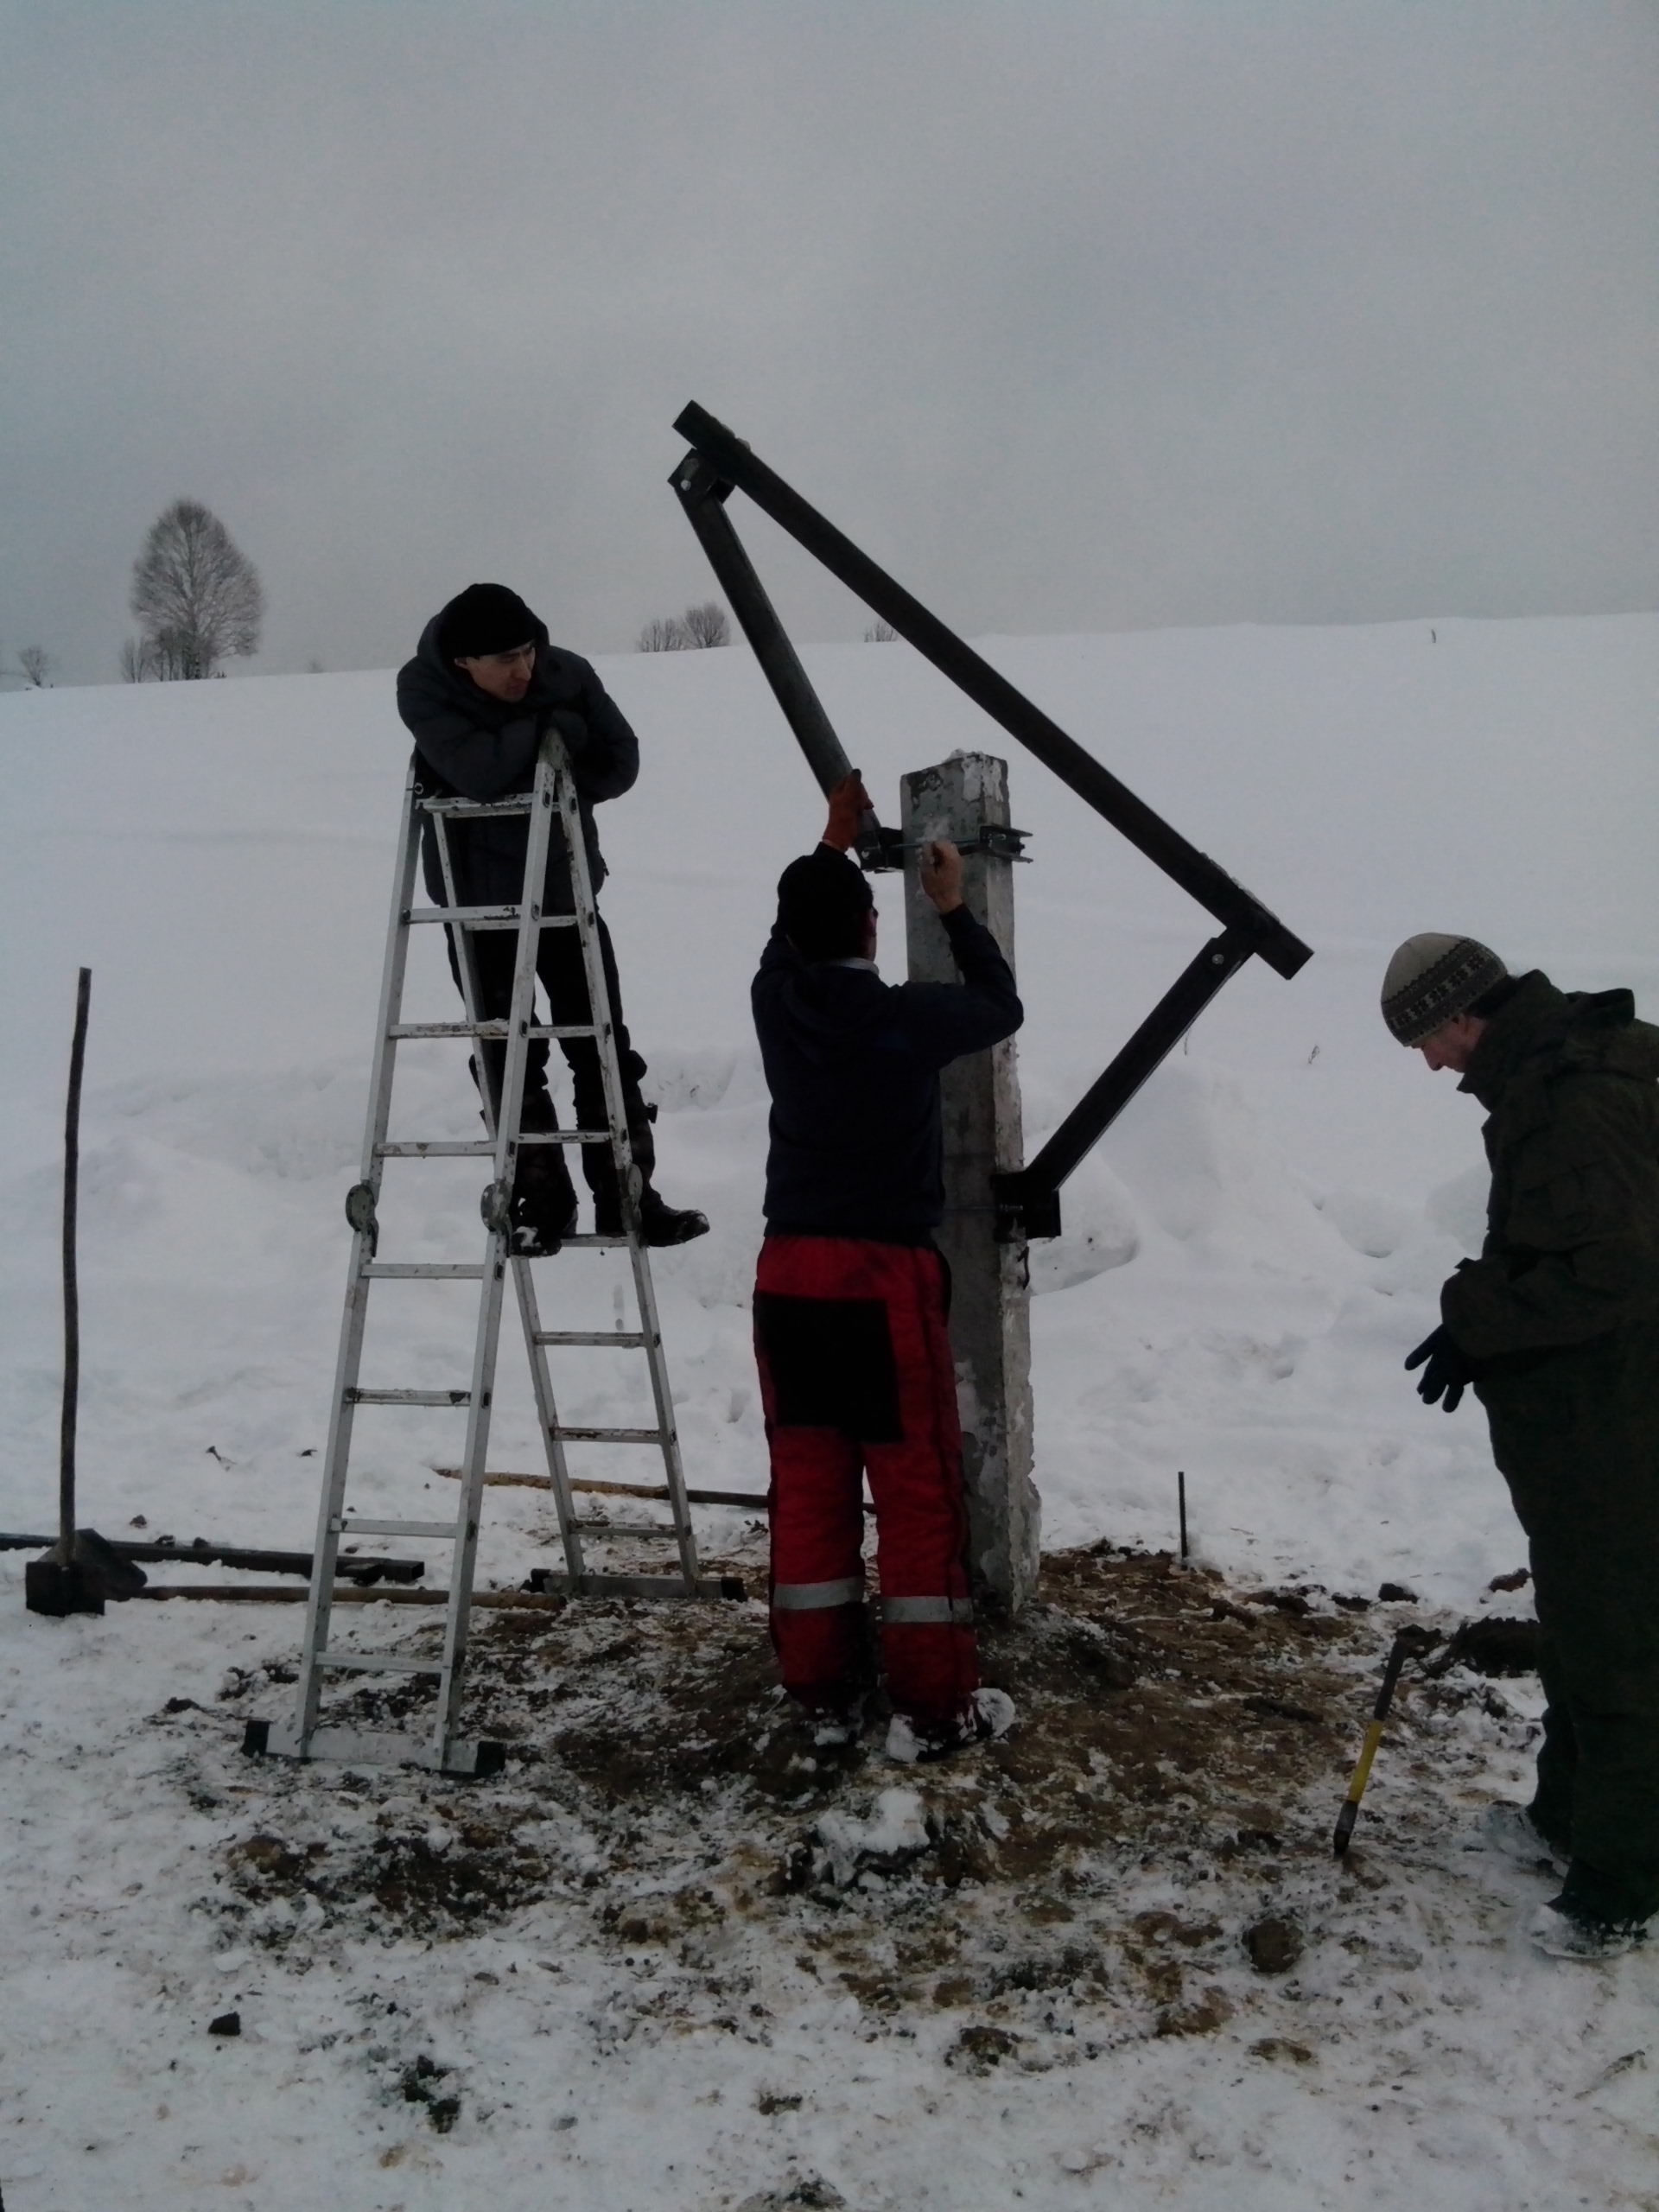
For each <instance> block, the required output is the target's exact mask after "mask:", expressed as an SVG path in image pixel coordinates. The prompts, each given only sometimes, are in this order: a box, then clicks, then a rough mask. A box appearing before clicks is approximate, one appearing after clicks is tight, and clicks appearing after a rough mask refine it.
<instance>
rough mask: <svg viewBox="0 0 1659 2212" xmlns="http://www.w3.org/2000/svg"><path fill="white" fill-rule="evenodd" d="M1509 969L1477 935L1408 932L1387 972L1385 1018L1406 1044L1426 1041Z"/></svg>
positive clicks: (1385, 980)
mask: <svg viewBox="0 0 1659 2212" xmlns="http://www.w3.org/2000/svg"><path fill="white" fill-rule="evenodd" d="M1509 972H1510V971H1509V969H1507V968H1506V967H1505V966H1504V965H1503V962H1502V961H1501V960H1500V959H1499V958H1498V957H1497V954H1496V953H1495V952H1494V951H1493V950H1492V949H1491V946H1490V945H1486V944H1481V943H1480V941H1479V939H1478V938H1472V937H1447V936H1445V935H1443V934H1442V933H1440V932H1439V931H1432V930H1431V931H1425V932H1424V934H1423V935H1422V936H1421V937H1408V938H1407V939H1406V941H1405V943H1404V944H1402V946H1401V947H1400V949H1399V950H1398V951H1397V952H1396V953H1395V956H1394V957H1393V959H1392V960H1390V961H1389V967H1388V973H1387V974H1386V975H1385V976H1383V1020H1384V1021H1386V1022H1387V1023H1388V1025H1389V1030H1390V1031H1391V1032H1392V1033H1393V1034H1394V1035H1395V1037H1396V1038H1397V1039H1399V1041H1400V1042H1401V1044H1402V1045H1421V1043H1422V1041H1423V1039H1424V1038H1425V1037H1432V1036H1433V1033H1434V1032H1435V1031H1436V1030H1437V1029H1438V1028H1440V1026H1441V1024H1442V1023H1443V1022H1447V1021H1454V1020H1456V1019H1457V1017H1458V1015H1459V1014H1467V1013H1468V1012H1469V1010H1470V1008H1471V1007H1472V1006H1473V1005H1474V1003H1475V1001H1477V999H1481V998H1484V996H1485V995H1486V994H1487V992H1488V991H1490V990H1491V988H1493V986H1494V985H1495V984H1497V983H1501V982H1503V980H1504V978H1505V977H1506V976H1508V974H1509Z"/></svg>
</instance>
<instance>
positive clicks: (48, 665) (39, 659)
mask: <svg viewBox="0 0 1659 2212" xmlns="http://www.w3.org/2000/svg"><path fill="white" fill-rule="evenodd" d="M17 665H18V667H19V668H21V669H22V671H23V674H24V675H25V676H26V677H28V678H29V682H30V683H32V684H33V685H34V686H35V690H37V691H43V690H45V689H46V683H47V678H48V677H49V676H50V675H51V673H52V656H51V654H50V653H49V652H48V651H47V650H46V647H45V646H44V645H19V646H18V648H17Z"/></svg>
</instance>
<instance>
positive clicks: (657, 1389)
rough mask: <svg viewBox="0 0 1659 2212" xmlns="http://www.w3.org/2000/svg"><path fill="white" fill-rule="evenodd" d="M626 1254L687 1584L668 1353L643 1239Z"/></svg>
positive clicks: (692, 1572) (692, 1548)
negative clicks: (631, 1273) (664, 1345)
mask: <svg viewBox="0 0 1659 2212" xmlns="http://www.w3.org/2000/svg"><path fill="white" fill-rule="evenodd" d="M628 1257H629V1259H630V1261H631V1262H632V1266H633V1294H634V1298H635V1300H636V1301H637V1302H638V1305H639V1326H640V1330H641V1332H643V1334H644V1336H645V1364H646V1366H647V1368H648V1369H649V1370H650V1373H651V1395H652V1403H653V1404H654V1405H655V1407H656V1408H657V1429H658V1435H659V1436H660V1437H661V1439H662V1447H663V1479H664V1482H665V1484H667V1486H668V1500H669V1511H670V1516H671V1519H672V1521H673V1523H674V1541H675V1545H676V1548H677V1550H678V1552H679V1554H680V1571H681V1573H683V1575H684V1577H685V1581H686V1586H687V1588H688V1589H690V1588H691V1587H692V1586H694V1585H695V1584H696V1580H697V1575H698V1573H699V1568H698V1565H697V1540H696V1536H695V1535H694V1534H693V1533H692V1529H691V1504H690V1499H689V1498H688V1497H686V1494H685V1465H684V1462H683V1459H682V1458H681V1456H680V1432H679V1429H678V1427H677V1425H676V1423H675V1419H674V1393H673V1390H672V1389H671V1385H670V1383H669V1379H668V1355H667V1353H666V1352H665V1351H664V1350H663V1330H662V1324H661V1322H660V1321H659V1320H658V1314H657V1293H656V1289H655V1287H654V1285H653V1284H652V1279H651V1259H650V1255H648V1253H647V1252H646V1250H645V1243H644V1242H643V1240H642V1239H640V1238H639V1237H633V1238H631V1239H630V1240H629V1244H628Z"/></svg>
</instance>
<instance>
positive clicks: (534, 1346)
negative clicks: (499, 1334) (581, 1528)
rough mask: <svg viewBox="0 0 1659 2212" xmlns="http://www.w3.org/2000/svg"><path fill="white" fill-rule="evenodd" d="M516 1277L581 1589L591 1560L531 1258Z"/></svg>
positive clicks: (550, 1477) (547, 1447) (534, 1383)
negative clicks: (580, 1525)
mask: <svg viewBox="0 0 1659 2212" xmlns="http://www.w3.org/2000/svg"><path fill="white" fill-rule="evenodd" d="M512 1281H513V1287H514V1289H515V1290H516V1291H517V1292H518V1315H519V1319H521V1320H522V1322H523V1323H524V1350H525V1351H526V1353H527V1354H528V1355H529V1358H530V1386H531V1390H532V1391H533V1392H534V1394H535V1398H536V1418H537V1421H539V1422H540V1424H541V1430H542V1446H543V1450H544V1451H545V1452H546V1453H547V1486H548V1488H549V1490H550V1491H551V1492H552V1493H553V1510H554V1512H555V1514H556V1516H557V1519H558V1524H559V1541H560V1542H561V1543H562V1544H563V1547H564V1563H565V1567H566V1570H567V1572H568V1573H569V1576H570V1586H571V1588H572V1589H573V1590H579V1589H580V1588H581V1587H582V1577H583V1575H584V1574H585V1573H587V1571H588V1563H587V1560H586V1558H585V1556H584V1554H583V1552H582V1537H581V1535H580V1533H579V1532H578V1529H577V1526H576V1508H575V1499H574V1497H572V1496H571V1491H570V1467H569V1461H568V1460H567V1459H566V1458H565V1454H564V1442H563V1438H562V1437H561V1435H560V1433H559V1426H560V1425H559V1408H558V1401H557V1399H556V1396H555V1395H554V1390H553V1376H552V1370H551V1369H550V1366H549V1364H548V1357H547V1347H546V1345H545V1344H543V1343H542V1342H541V1341H540V1338H541V1335H542V1319H541V1310H540V1307H539V1306H538V1305H537V1299H536V1285H535V1282H534V1281H533V1279H532V1277H531V1263H530V1262H529V1261H528V1260H519V1259H515V1260H514V1261H513V1262H512Z"/></svg>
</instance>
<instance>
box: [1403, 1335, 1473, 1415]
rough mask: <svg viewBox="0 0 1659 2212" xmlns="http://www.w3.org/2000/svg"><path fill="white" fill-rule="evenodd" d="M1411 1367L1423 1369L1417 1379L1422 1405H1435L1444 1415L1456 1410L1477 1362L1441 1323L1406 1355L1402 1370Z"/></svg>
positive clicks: (1471, 1380) (1470, 1380)
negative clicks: (1414, 1349) (1404, 1366)
mask: <svg viewBox="0 0 1659 2212" xmlns="http://www.w3.org/2000/svg"><path fill="white" fill-rule="evenodd" d="M1425 1361H1427V1366H1424V1364H1423V1363H1424V1362H1425ZM1414 1367H1421V1368H1422V1370H1423V1371H1422V1373H1421V1376H1419V1377H1418V1381H1417V1395H1418V1396H1419V1397H1420V1398H1421V1400H1422V1402H1423V1403H1424V1404H1425V1405H1426V1406H1433V1405H1437V1404H1438V1405H1440V1408H1441V1410H1442V1412H1445V1413H1448V1414H1451V1413H1455V1412H1456V1411H1457V1409H1458V1407H1459V1404H1460V1403H1461V1402H1462V1400H1463V1394H1464V1392H1465V1389H1467V1388H1468V1386H1469V1385H1470V1383H1472V1382H1473V1381H1474V1379H1475V1376H1477V1375H1478V1373H1479V1371H1480V1363H1479V1362H1478V1360H1473V1359H1471V1358H1470V1357H1469V1355H1468V1353H1467V1352H1466V1351H1464V1350H1463V1349H1462V1347H1461V1346H1460V1345H1459V1344H1458V1343H1457V1341H1456V1339H1455V1338H1453V1337H1452V1333H1451V1332H1450V1331H1449V1330H1448V1329H1447V1327H1446V1324H1445V1323H1444V1322H1442V1323H1441V1324H1440V1327H1439V1328H1438V1329H1436V1330H1435V1332H1434V1333H1433V1336H1428V1337H1425V1338H1423V1341H1422V1342H1421V1344H1419V1345H1418V1347H1417V1349H1416V1351H1414V1352H1412V1353H1411V1354H1410V1355H1409V1356H1408V1358H1407V1361H1406V1372H1407V1373H1408V1374H1409V1373H1410V1372H1411V1370H1412V1369H1413V1368H1414Z"/></svg>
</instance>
